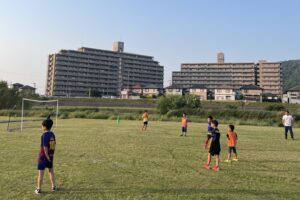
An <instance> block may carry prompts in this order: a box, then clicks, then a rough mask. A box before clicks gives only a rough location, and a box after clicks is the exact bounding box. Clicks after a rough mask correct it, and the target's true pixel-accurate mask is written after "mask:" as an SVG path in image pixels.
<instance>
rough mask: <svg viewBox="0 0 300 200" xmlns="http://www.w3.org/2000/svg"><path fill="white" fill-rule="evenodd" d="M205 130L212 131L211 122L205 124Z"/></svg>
mask: <svg viewBox="0 0 300 200" xmlns="http://www.w3.org/2000/svg"><path fill="white" fill-rule="evenodd" d="M207 131H208V133H212V131H213V127H211V123H208V124H207Z"/></svg>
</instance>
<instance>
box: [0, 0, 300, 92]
mask: <svg viewBox="0 0 300 200" xmlns="http://www.w3.org/2000/svg"><path fill="white" fill-rule="evenodd" d="M299 10H300V1H298V0H151V1H150V0H106V1H104V0H51V1H50V0H43V1H41V0H0V80H6V81H7V82H8V83H9V84H10V83H15V82H19V83H23V84H28V85H31V86H33V85H34V83H35V84H36V87H37V89H38V92H39V93H41V94H44V91H45V82H46V69H47V58H48V55H49V54H52V53H56V52H58V51H59V50H61V49H78V48H79V47H82V46H86V47H93V48H99V49H108V50H110V49H111V48H112V42H113V41H123V42H124V43H125V51H126V52H131V53H138V54H145V55H150V56H153V57H154V59H155V60H157V61H159V62H160V64H161V65H163V66H164V67H165V80H164V84H165V86H166V85H168V84H169V83H170V80H171V73H172V71H179V70H180V64H181V63H184V62H185V63H186V62H215V61H216V54H217V52H220V51H222V52H224V53H225V61H228V62H257V61H258V60H262V59H263V60H269V61H284V60H291V59H300V26H299V22H300V21H299V20H300V12H299Z"/></svg>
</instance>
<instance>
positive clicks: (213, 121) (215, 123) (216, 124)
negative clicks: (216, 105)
mask: <svg viewBox="0 0 300 200" xmlns="http://www.w3.org/2000/svg"><path fill="white" fill-rule="evenodd" d="M211 123H212V124H214V125H215V126H218V125H219V122H218V121H217V120H215V119H214V120H212V121H211Z"/></svg>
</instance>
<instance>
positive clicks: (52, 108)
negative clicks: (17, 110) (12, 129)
mask: <svg viewBox="0 0 300 200" xmlns="http://www.w3.org/2000/svg"><path fill="white" fill-rule="evenodd" d="M58 108H59V103H58V100H35V99H26V98H23V99H22V110H21V120H20V121H21V125H20V130H21V132H22V131H23V130H24V129H25V128H36V127H38V126H40V125H41V121H42V120H43V119H46V117H47V116H49V115H51V117H52V119H53V121H54V125H55V127H57V125H58V124H57V123H58V120H57V119H58Z"/></svg>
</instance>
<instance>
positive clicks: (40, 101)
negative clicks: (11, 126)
mask: <svg viewBox="0 0 300 200" xmlns="http://www.w3.org/2000/svg"><path fill="white" fill-rule="evenodd" d="M25 101H29V102H37V103H51V102H56V113H55V127H57V118H58V100H35V99H26V98H23V99H22V115H21V132H22V131H23V124H24V102H25Z"/></svg>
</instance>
